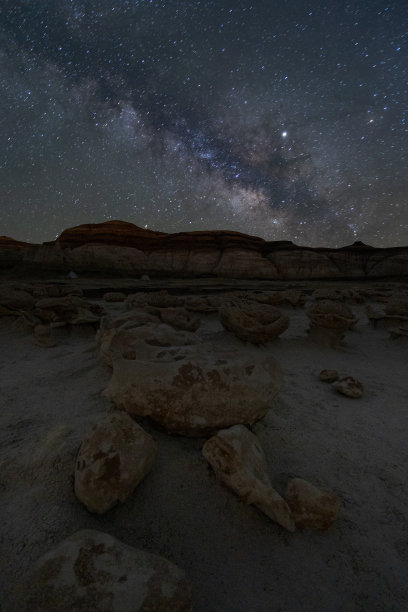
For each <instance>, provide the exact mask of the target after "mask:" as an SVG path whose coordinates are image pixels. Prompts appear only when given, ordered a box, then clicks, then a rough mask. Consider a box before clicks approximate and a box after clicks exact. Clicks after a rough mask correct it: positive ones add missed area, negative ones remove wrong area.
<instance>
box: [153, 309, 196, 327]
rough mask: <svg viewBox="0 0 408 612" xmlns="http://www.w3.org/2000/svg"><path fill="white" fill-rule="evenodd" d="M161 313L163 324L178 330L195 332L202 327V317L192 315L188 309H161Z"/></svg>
mask: <svg viewBox="0 0 408 612" xmlns="http://www.w3.org/2000/svg"><path fill="white" fill-rule="evenodd" d="M159 313H160V319H161V320H162V321H163V323H166V324H167V325H171V326H172V327H176V328H177V329H184V330H185V331H190V332H195V331H197V329H198V328H199V327H200V317H198V316H197V315H193V314H191V313H190V312H189V311H188V310H187V309H186V308H161V309H160V311H159Z"/></svg>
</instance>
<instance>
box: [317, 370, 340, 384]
mask: <svg viewBox="0 0 408 612" xmlns="http://www.w3.org/2000/svg"><path fill="white" fill-rule="evenodd" d="M338 377H339V373H338V371H337V370H322V371H321V372H320V374H319V380H321V381H323V382H328V383H332V382H334V381H335V380H337V379H338Z"/></svg>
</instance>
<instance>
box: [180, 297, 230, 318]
mask: <svg viewBox="0 0 408 612" xmlns="http://www.w3.org/2000/svg"><path fill="white" fill-rule="evenodd" d="M223 301H224V298H223V297H222V296H220V295H199V296H198V295H189V296H187V297H186V298H185V300H184V305H185V307H186V308H187V310H191V311H192V312H202V313H204V314H209V313H212V312H218V308H219V307H220V306H221V305H222V303H223Z"/></svg>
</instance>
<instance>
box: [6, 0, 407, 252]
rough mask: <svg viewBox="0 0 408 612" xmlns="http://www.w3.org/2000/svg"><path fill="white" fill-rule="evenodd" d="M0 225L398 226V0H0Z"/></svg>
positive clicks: (270, 233) (30, 233) (401, 116)
mask: <svg viewBox="0 0 408 612" xmlns="http://www.w3.org/2000/svg"><path fill="white" fill-rule="evenodd" d="M0 25H1V34H0V43H1V52H0V83H1V88H2V97H1V124H0V125H1V141H2V152H3V154H2V160H1V168H0V177H1V186H2V188H1V191H0V234H3V235H10V236H13V237H14V238H17V239H20V240H29V241H32V242H42V241H44V240H50V239H53V238H54V237H55V236H56V235H58V234H59V233H60V232H61V231H62V230H63V229H64V228H66V227H70V226H73V225H78V224H80V223H89V222H101V221H106V220H109V219H123V220H126V221H131V222H133V223H136V224H137V225H140V226H146V227H149V228H151V229H156V230H161V231H168V232H176V231H185V230H201V229H233V230H237V231H242V232H245V233H249V234H256V235H260V236H262V237H264V238H267V239H269V240H282V239H286V240H293V241H295V242H296V243H298V244H306V245H312V246H318V245H328V246H341V245H344V244H348V243H351V242H354V241H355V240H363V241H364V242H367V243H369V244H373V245H375V246H389V245H400V244H408V229H407V226H408V178H407V175H408V172H407V167H408V165H407V161H408V160H407V143H408V133H407V132H408V126H407V123H406V115H407V113H408V83H407V81H408V71H407V67H408V49H407V47H408V45H407V43H408V32H407V27H408V5H407V3H406V2H405V0H401V1H400V2H390V3H387V2H377V1H376V0H374V1H370V2H362V1H355V2H349V3H346V2H341V1H338V2H326V3H322V2H312V1H310V2H304V1H303V0H296V1H295V0H291V1H287V2H286V1H284V0H282V1H276V2H270V1H263V2H261V1H260V2H256V1H254V2H252V3H250V2H239V1H234V2H232V1H231V2H223V1H219V2H218V1H215V0H214V1H212V2H205V1H201V2H188V1H172V0H168V1H167V2H165V1H160V0H150V1H147V0H145V1H142V0H139V1H137V0H122V1H116V2H114V1H113V0H98V1H96V0H82V1H81V0H47V1H46V0H15V1H9V0H2V3H1V8H0Z"/></svg>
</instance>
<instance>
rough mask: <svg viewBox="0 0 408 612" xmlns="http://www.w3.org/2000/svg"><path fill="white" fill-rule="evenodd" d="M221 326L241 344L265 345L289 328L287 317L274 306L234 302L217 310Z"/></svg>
mask: <svg viewBox="0 0 408 612" xmlns="http://www.w3.org/2000/svg"><path fill="white" fill-rule="evenodd" d="M219 317H220V321H221V323H222V325H223V326H224V327H225V329H227V330H228V331H231V332H233V333H234V334H235V335H236V336H237V337H238V338H239V339H240V340H242V341H243V342H252V344H265V343H266V342H271V341H272V340H275V339H276V338H278V336H280V335H281V334H282V333H283V332H284V331H285V330H286V329H287V328H288V327H289V317H287V316H286V315H283V314H282V313H281V312H280V310H278V309H277V308H275V307H274V306H269V305H268V304H260V303H245V302H242V301H236V302H233V303H232V304H225V305H224V306H221V308H220V309H219Z"/></svg>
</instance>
